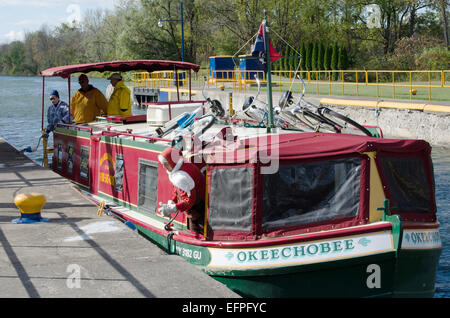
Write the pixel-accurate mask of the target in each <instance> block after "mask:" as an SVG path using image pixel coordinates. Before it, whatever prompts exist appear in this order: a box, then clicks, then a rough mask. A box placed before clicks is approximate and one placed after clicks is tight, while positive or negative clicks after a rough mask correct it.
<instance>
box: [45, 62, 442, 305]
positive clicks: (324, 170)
mask: <svg viewBox="0 0 450 318" xmlns="http://www.w3.org/2000/svg"><path fill="white" fill-rule="evenodd" d="M267 61H270V54H269V55H268V57H267ZM269 64H270V62H269ZM198 69H199V66H198V65H195V64H191V63H184V62H176V61H175V62H174V61H157V60H141V61H115V62H105V63H94V64H83V65H75V66H74V65H72V66H64V67H57V68H52V69H49V70H45V71H42V72H41V75H42V76H43V78H44V79H45V77H46V76H61V77H63V78H68V79H69V90H70V75H71V74H73V73H75V72H83V73H87V72H89V71H93V70H95V71H100V72H102V71H129V70H146V71H149V72H151V71H155V70H174V71H175V72H178V71H179V70H183V71H186V72H187V73H188V75H189V78H191V77H190V76H191V75H190V72H191V71H194V72H196V71H198ZM269 70H270V67H269ZM268 73H269V74H270V71H269V72H268ZM44 83H45V80H43V91H44V85H45V84H44ZM189 86H190V85H189ZM269 87H270V85H268V88H269ZM189 88H190V87H189ZM268 94H270V92H268ZM268 99H269V109H268V111H267V113H266V114H267V115H265V116H263V117H262V118H263V120H261V121H259V120H254V119H253V120H252V119H251V118H238V117H236V116H235V117H232V116H229V114H226V113H225V112H224V111H223V109H221V105H220V103H218V102H217V101H211V100H210V99H209V98H205V99H204V100H197V101H195V100H192V99H191V98H190V94H189V98H188V99H187V100H184V101H182V100H179V101H177V102H166V103H165V104H161V103H155V104H154V105H148V106H149V109H148V110H147V115H139V116H129V117H119V116H109V117H104V118H99V120H98V121H96V122H93V123H88V124H86V125H76V124H58V125H57V128H56V130H55V132H54V136H53V137H54V141H53V144H54V148H55V150H54V153H53V157H52V164H51V167H52V169H53V171H55V172H56V173H58V174H60V175H61V176H63V177H65V178H67V179H69V180H71V181H72V182H73V183H74V185H76V187H77V188H78V189H79V190H80V193H81V194H82V195H83V196H85V197H86V198H88V199H89V200H92V201H93V202H95V203H96V204H97V205H98V206H99V214H102V213H105V214H108V215H111V216H114V217H116V218H118V219H120V220H121V221H123V222H125V223H126V224H127V225H129V226H130V227H131V228H133V229H136V230H137V231H138V232H139V233H140V234H142V235H143V236H145V237H146V238H148V239H149V240H150V241H152V242H154V243H155V244H157V245H159V246H160V247H161V248H162V249H164V250H165V251H167V252H168V253H173V254H177V255H180V256H181V257H183V258H184V259H186V260H187V261H188V262H190V263H192V264H194V265H195V266H197V267H199V268H200V269H201V270H202V271H204V272H205V273H206V274H208V275H210V276H211V277H213V278H215V279H216V280H218V281H220V282H222V283H224V284H225V285H226V286H228V287H229V288H230V289H232V290H234V291H236V292H237V293H239V294H240V295H242V296H245V297H432V296H433V294H434V290H435V277H436V270H437V264H438V260H439V257H440V253H441V250H442V243H441V240H440V236H439V231H438V228H439V222H438V221H437V219H436V202H435V188H434V174H433V165H432V160H431V156H430V154H431V147H430V145H429V144H428V143H427V142H426V141H423V140H405V139H388V138H380V137H381V136H380V135H378V137H373V136H369V135H367V133H365V134H361V133H360V132H359V133H342V132H340V131H335V132H321V131H320V130H317V129H316V130H313V131H311V130H308V129H302V127H303V126H302V123H300V125H296V127H293V129H286V128H288V127H287V126H289V125H287V126H286V125H284V124H282V125H281V126H280V127H275V126H274V123H275V122H276V120H277V118H274V117H275V116H276V114H277V113H276V112H273V111H272V108H271V107H272V106H271V102H270V100H271V96H270V98H269V95H268ZM152 106H154V107H156V108H157V109H159V108H161V107H163V106H165V107H166V112H165V113H164V114H165V115H164V116H166V115H167V112H168V113H169V114H170V116H169V117H167V116H166V117H164V116H163V115H157V113H155V109H151V108H152ZM174 106H179V107H180V108H178V112H177V113H174V112H172V111H173V110H174V108H173V107H174ZM244 106H245V105H244ZM246 106H247V108H248V107H253V100H252V101H249V103H248V104H247V105H246ZM244 108H245V107H243V109H244ZM149 114H152V116H153V117H155V116H156V117H158V116H159V117H158V120H160V122H158V120H155V118H150V116H149ZM266 119H267V120H266ZM274 119H275V120H274ZM281 119H282V118H281ZM291 119H292V118H291ZM303 124H304V123H303ZM282 128H283V129H282ZM291 128H292V127H291ZM366 128H367V127H366ZM168 147H179V148H180V149H182V150H183V152H182V153H183V158H184V159H183V160H184V161H186V162H191V163H193V164H196V165H198V167H199V169H200V168H201V171H202V172H203V176H204V178H205V184H206V187H205V188H206V190H205V200H204V224H203V225H204V226H203V227H202V229H201V230H198V229H197V230H195V231H194V230H192V229H191V228H190V227H189V226H188V222H187V217H186V215H185V214H184V213H175V214H172V215H170V216H163V215H161V214H159V213H158V210H157V209H158V203H159V202H167V201H168V200H169V199H170V197H171V195H172V188H173V186H172V184H171V182H170V180H169V176H168V174H167V172H166V170H165V168H164V167H163V166H162V165H161V163H160V162H159V160H158V156H159V155H160V154H161V153H162V152H163V151H164V150H165V149H166V148H168Z"/></svg>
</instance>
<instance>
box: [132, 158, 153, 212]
mask: <svg viewBox="0 0 450 318" xmlns="http://www.w3.org/2000/svg"><path fill="white" fill-rule="evenodd" d="M141 164H144V165H147V166H150V167H153V168H154V169H155V170H156V190H155V191H154V194H155V207H154V210H152V209H149V208H146V207H144V206H143V205H141V204H140V200H139V199H140V190H141V187H140V185H141ZM137 175H138V178H137V185H138V187H137V192H136V195H137V200H136V206H137V208H138V211H141V212H143V213H149V214H150V215H152V216H155V215H157V213H156V212H157V208H158V183H159V182H158V180H159V164H158V162H155V161H152V160H148V159H144V158H139V159H138V173H137Z"/></svg>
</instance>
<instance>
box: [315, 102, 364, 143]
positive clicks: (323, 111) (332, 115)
mask: <svg viewBox="0 0 450 318" xmlns="http://www.w3.org/2000/svg"><path fill="white" fill-rule="evenodd" d="M317 111H318V113H319V114H320V115H322V116H323V117H325V118H327V119H328V120H330V121H332V122H334V123H335V124H337V125H338V126H339V127H341V128H342V130H347V128H349V127H350V126H352V127H353V128H354V129H356V130H360V131H362V132H363V133H364V134H366V135H367V136H370V137H372V134H371V133H370V131H369V130H368V129H367V128H365V127H364V126H362V125H360V124H358V123H357V122H355V121H354V120H352V119H350V118H348V117H347V116H344V115H342V114H339V113H337V112H335V111H333V110H331V109H329V108H326V107H321V108H319V109H318V110H317Z"/></svg>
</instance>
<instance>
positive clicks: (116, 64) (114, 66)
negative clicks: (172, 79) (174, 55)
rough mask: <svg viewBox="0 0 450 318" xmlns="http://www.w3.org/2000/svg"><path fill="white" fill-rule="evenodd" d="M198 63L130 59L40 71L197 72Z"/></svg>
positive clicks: (46, 73)
mask: <svg viewBox="0 0 450 318" xmlns="http://www.w3.org/2000/svg"><path fill="white" fill-rule="evenodd" d="M199 69H200V65H197V64H193V63H188V62H179V61H165V60H132V61H111V62H101V63H88V64H77V65H66V66H57V67H52V68H49V69H46V70H44V71H41V75H42V76H60V77H62V78H68V77H69V76H70V75H71V74H72V73H77V72H81V73H88V72H92V71H97V72H105V71H111V72H127V71H136V70H142V71H147V72H155V71H173V70H193V71H194V72H198V70H199Z"/></svg>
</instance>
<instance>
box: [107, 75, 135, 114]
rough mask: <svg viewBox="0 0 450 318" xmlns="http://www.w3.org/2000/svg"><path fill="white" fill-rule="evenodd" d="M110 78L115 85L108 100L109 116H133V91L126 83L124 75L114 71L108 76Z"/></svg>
mask: <svg viewBox="0 0 450 318" xmlns="http://www.w3.org/2000/svg"><path fill="white" fill-rule="evenodd" d="M108 80H110V83H111V85H112V86H113V87H114V91H113V93H112V94H111V97H110V98H109V102H108V116H111V115H119V116H131V115H132V114H131V97H130V95H131V91H130V89H129V88H128V87H127V86H126V85H125V83H124V81H123V78H122V75H120V74H119V73H114V74H112V75H111V76H110V77H108Z"/></svg>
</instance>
